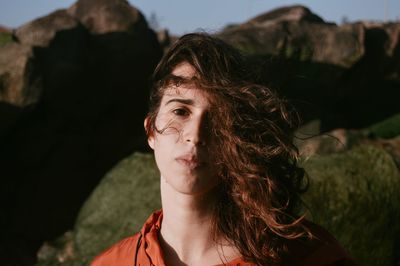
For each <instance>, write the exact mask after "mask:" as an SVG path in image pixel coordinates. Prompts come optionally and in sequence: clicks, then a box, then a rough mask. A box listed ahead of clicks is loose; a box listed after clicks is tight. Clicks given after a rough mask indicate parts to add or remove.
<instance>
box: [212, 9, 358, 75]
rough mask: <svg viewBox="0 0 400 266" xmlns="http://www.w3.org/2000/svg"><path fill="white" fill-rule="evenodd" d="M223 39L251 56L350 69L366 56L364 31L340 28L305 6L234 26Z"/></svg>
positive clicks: (277, 10)
mask: <svg viewBox="0 0 400 266" xmlns="http://www.w3.org/2000/svg"><path fill="white" fill-rule="evenodd" d="M219 36H220V37H221V38H222V39H224V40H226V41H228V42H230V43H232V44H233V45H234V46H236V47H239V48H241V49H242V50H244V51H245V52H247V53H251V54H259V55H275V56H277V55H280V56H284V57H286V58H295V59H299V60H302V61H305V60H311V61H315V62H321V63H329V64H333V65H337V66H342V67H350V66H352V65H353V64H354V63H355V62H357V61H358V60H359V59H360V58H361V57H362V56H363V54H364V49H363V37H364V29H363V27H362V26H359V25H344V26H341V27H338V26H336V25H334V24H331V23H324V21H323V20H322V19H321V18H320V17H318V16H317V15H315V14H313V13H311V11H310V10H309V9H307V8H305V7H302V6H292V7H284V8H280V9H276V10H273V11H270V12H267V13H265V14H262V15H260V16H258V17H256V18H254V19H251V20H249V21H248V22H246V23H244V24H241V25H238V26H236V27H230V28H229V29H227V30H225V31H223V32H221V33H220V34H219Z"/></svg>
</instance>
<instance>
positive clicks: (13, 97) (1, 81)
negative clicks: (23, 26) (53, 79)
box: [0, 42, 41, 107]
mask: <svg viewBox="0 0 400 266" xmlns="http://www.w3.org/2000/svg"><path fill="white" fill-rule="evenodd" d="M32 53H33V51H32V48H31V47H30V46H27V45H22V44H18V43H14V42H11V43H8V44H7V45H5V46H2V47H0V101H1V102H3V103H8V104H11V105H14V106H17V107H23V106H26V105H29V104H31V103H35V102H37V101H38V98H39V97H40V94H41V86H40V85H41V84H39V82H36V81H32V80H30V77H31V75H32V71H33V69H32Z"/></svg>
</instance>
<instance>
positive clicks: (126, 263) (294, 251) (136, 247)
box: [91, 211, 355, 266]
mask: <svg viewBox="0 0 400 266" xmlns="http://www.w3.org/2000/svg"><path fill="white" fill-rule="evenodd" d="M161 221H162V211H157V212H155V213H153V214H152V215H151V216H150V217H149V218H148V219H147V221H146V222H145V224H144V225H143V227H142V229H141V230H140V232H139V233H137V234H135V235H134V236H130V237H127V238H125V239H123V240H121V241H119V242H118V243H116V244H115V245H113V246H112V247H110V248H109V249H107V250H106V251H104V252H103V253H101V254H100V255H98V256H97V257H96V258H95V259H94V261H93V262H92V264H91V266H110V265H117V266H139V265H140V266H166V265H165V262H164V258H163V252H162V250H161V247H160V244H159V242H158V233H159V231H160V228H161ZM307 226H309V228H310V229H311V230H312V233H313V234H314V235H315V236H316V238H318V239H315V240H313V241H312V243H310V244H307V245H299V244H294V245H293V247H289V249H290V250H291V252H290V253H291V255H292V257H293V259H292V261H293V262H291V263H290V265H295V266H352V265H355V263H354V262H353V261H352V260H351V258H350V256H349V255H348V254H347V252H346V251H345V250H344V249H343V248H342V247H341V246H340V245H339V243H338V242H337V241H336V240H335V239H334V238H333V237H332V236H331V235H330V234H329V233H328V232H327V231H325V230H324V229H323V228H321V227H319V226H317V225H314V224H312V223H310V222H307ZM223 265H226V266H254V264H251V263H248V262H245V261H244V260H243V259H242V258H236V259H234V260H232V261H230V262H228V263H226V264H220V265H217V266H223Z"/></svg>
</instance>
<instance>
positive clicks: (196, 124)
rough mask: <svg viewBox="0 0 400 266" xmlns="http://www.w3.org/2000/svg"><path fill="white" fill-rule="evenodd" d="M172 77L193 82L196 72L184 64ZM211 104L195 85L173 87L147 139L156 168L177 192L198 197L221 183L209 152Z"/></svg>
mask: <svg viewBox="0 0 400 266" xmlns="http://www.w3.org/2000/svg"><path fill="white" fill-rule="evenodd" d="M172 74H173V75H175V76H179V77H183V78H186V79H190V78H191V77H193V76H194V75H196V72H195V70H194V68H193V67H192V66H191V65H190V64H188V63H181V64H179V65H178V66H176V67H175V68H174V70H173V71H172ZM209 110H210V103H209V99H208V96H207V94H206V92H204V91H203V90H201V89H199V88H197V87H196V85H194V84H182V85H180V86H179V87H176V86H173V85H171V87H170V88H166V89H165V92H164V95H163V97H162V100H161V104H160V107H159V111H158V114H157V116H156V120H155V126H156V128H157V129H158V130H159V131H160V132H161V133H158V132H153V133H152V135H151V136H149V138H148V142H149V145H150V147H151V148H152V149H153V150H154V155H155V159H156V163H157V166H158V168H159V170H160V173H161V178H164V180H165V181H166V183H168V184H169V185H170V186H171V187H172V188H173V189H174V190H175V191H177V192H179V193H183V194H191V195H199V194H203V193H205V192H208V191H210V190H211V189H212V188H214V187H215V186H216V184H217V183H218V178H217V176H216V174H215V166H214V164H213V159H212V158H210V154H209V153H208V150H209V149H208V148H209V145H210V141H211V138H210V133H209V129H208V128H207V127H208V114H209Z"/></svg>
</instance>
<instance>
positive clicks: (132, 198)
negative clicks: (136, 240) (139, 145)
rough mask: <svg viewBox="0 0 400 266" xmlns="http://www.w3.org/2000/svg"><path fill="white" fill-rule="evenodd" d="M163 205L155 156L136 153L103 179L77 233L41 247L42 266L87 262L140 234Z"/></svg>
mask: <svg viewBox="0 0 400 266" xmlns="http://www.w3.org/2000/svg"><path fill="white" fill-rule="evenodd" d="M160 207H161V203H160V177H159V172H158V170H157V167H156V165H155V161H154V157H153V155H150V154H144V153H133V154H132V155H130V156H128V157H127V158H125V159H124V160H122V161H121V162H120V163H118V164H117V165H116V166H115V167H114V168H113V169H112V170H110V171H109V172H108V173H107V174H106V175H105V176H104V178H103V179H102V180H101V182H100V183H99V185H98V186H97V187H96V189H95V190H94V191H93V193H92V194H91V195H90V197H89V198H88V199H87V201H86V202H85V204H84V205H83V207H82V209H81V211H80V213H79V216H78V218H77V220H76V223H75V230H74V232H68V233H66V234H64V235H63V236H61V237H60V238H58V239H57V240H56V241H52V242H48V243H46V244H44V245H43V246H42V248H41V249H40V252H39V254H38V256H39V265H41V266H45V265H59V264H60V263H64V264H62V265H75V264H74V263H78V264H76V265H86V264H87V263H88V262H89V261H91V260H92V259H93V257H94V256H95V255H97V254H99V253H100V252H101V251H103V250H104V249H106V248H107V247H109V246H111V245H112V244H113V243H115V242H117V241H118V240H120V239H122V238H124V237H127V236H131V235H133V234H135V233H137V232H138V231H139V230H140V228H141V226H142V225H143V223H144V221H145V220H146V219H147V217H148V216H149V215H150V214H151V213H152V212H153V211H155V210H157V209H159V208H160ZM79 263H81V264H79Z"/></svg>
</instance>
